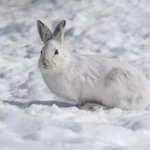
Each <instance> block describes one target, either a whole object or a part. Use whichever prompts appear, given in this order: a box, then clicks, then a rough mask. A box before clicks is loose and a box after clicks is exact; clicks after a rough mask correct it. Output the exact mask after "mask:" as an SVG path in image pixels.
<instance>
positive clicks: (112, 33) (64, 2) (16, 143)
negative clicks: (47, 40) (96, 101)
mask: <svg viewBox="0 0 150 150" xmlns="http://www.w3.org/2000/svg"><path fill="white" fill-rule="evenodd" d="M37 19H39V20H41V21H43V22H44V23H45V24H47V25H48V26H49V27H50V29H51V30H53V29H54V28H55V26H56V24H57V23H58V22H59V21H60V20H62V19H65V20H66V21H67V26H66V32H65V40H66V41H67V42H68V43H70V47H72V50H73V51H77V52H79V53H101V55H104V56H109V57H116V58H118V59H122V60H125V61H129V62H130V63H131V64H133V65H135V66H136V67H137V68H139V69H141V70H142V71H143V72H144V73H145V75H146V76H147V77H148V78H149V79H150V1H149V0H122V1H121V0H1V1H0V52H1V55H0V99H1V103H0V150H32V149H33V148H35V149H36V150H48V149H49V150H59V149H61V150H70V149H72V150H75V149H81V150H83V149H86V150H88V149H93V150H97V149H102V150H149V147H150V109H148V110H146V111H141V112H136V111H128V112H124V111H122V110H120V109H112V110H108V111H104V110H99V111H98V112H92V113H91V112H88V111H83V110H78V109H77V108H76V107H59V106H58V105H52V106H49V105H51V104H52V103H51V102H47V101H46V100H54V99H56V98H55V97H54V96H53V95H52V93H50V91H49V90H48V88H47V87H46V85H45V84H44V82H43V80H42V78H41V75H40V72H39V70H38V68H37V62H38V58H39V55H40V51H41V48H42V46H43V43H42V42H41V41H40V38H39V35H38V33H37V28H36V20H37ZM3 100H7V102H6V101H5V102H6V103H5V104H4V103H3ZM62 105H63V104H61V103H60V106H62Z"/></svg>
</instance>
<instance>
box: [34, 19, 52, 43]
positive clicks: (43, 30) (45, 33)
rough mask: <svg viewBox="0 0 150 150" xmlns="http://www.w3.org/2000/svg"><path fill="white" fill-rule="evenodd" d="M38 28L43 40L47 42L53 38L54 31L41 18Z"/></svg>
mask: <svg viewBox="0 0 150 150" xmlns="http://www.w3.org/2000/svg"><path fill="white" fill-rule="evenodd" d="M37 29H38V32H39V35H40V38H41V40H42V41H43V42H44V43H46V42H47V41H48V40H50V39H51V38H52V33H51V31H50V30H49V28H48V27H47V26H46V25H45V24H44V23H42V22H41V21H40V20H37Z"/></svg>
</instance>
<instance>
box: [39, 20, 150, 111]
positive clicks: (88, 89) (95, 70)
mask: <svg viewBox="0 0 150 150" xmlns="http://www.w3.org/2000/svg"><path fill="white" fill-rule="evenodd" d="M65 25H66V21H65V20H62V21H61V22H60V23H59V24H58V26H57V27H56V29H55V31H54V33H53V34H52V33H51V31H50V30H49V29H48V27H47V26H46V25H45V24H43V23H42V22H41V21H39V20H38V21H37V28H38V32H39V35H40V38H41V40H42V41H43V43H44V47H43V49H42V51H41V56H40V59H39V64H38V66H39V69H40V71H41V74H42V77H43V79H44V81H45V83H46V84H47V86H48V87H49V89H50V90H51V91H52V92H53V93H54V94H56V95H57V96H59V97H62V98H65V99H66V100H68V101H74V102H75V103H76V104H77V105H80V106H82V105H84V104H86V103H89V102H90V103H91V102H92V103H99V104H101V105H103V106H106V107H108V108H112V107H118V108H121V109H124V110H130V109H137V110H138V109H145V108H146V106H148V104H149V101H150V84H149V81H148V80H147V78H146V77H145V76H144V75H143V74H142V73H141V72H140V71H138V70H137V69H135V68H134V67H132V66H131V65H129V64H128V63H124V62H122V61H119V60H117V59H112V58H107V57H103V56H101V55H98V54H96V55H85V54H78V53H75V52H72V51H71V50H69V49H67V48H65V47H64V44H63V36H64V27H65Z"/></svg>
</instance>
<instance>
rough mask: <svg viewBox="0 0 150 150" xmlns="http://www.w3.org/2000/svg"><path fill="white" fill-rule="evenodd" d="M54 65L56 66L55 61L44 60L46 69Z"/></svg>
mask: <svg viewBox="0 0 150 150" xmlns="http://www.w3.org/2000/svg"><path fill="white" fill-rule="evenodd" d="M54 66H55V63H53V62H50V61H48V60H46V61H43V68H44V69H50V68H53V67H54Z"/></svg>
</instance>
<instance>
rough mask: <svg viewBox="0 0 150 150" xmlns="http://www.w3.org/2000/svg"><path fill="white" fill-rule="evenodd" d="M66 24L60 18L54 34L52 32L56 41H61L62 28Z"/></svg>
mask: <svg viewBox="0 0 150 150" xmlns="http://www.w3.org/2000/svg"><path fill="white" fill-rule="evenodd" d="M65 25H66V21H65V20H62V21H61V22H60V23H59V24H58V25H57V27H56V29H55V31H54V34H53V38H54V39H55V40H56V41H58V42H61V41H62V40H63V38H64V28H65Z"/></svg>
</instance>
